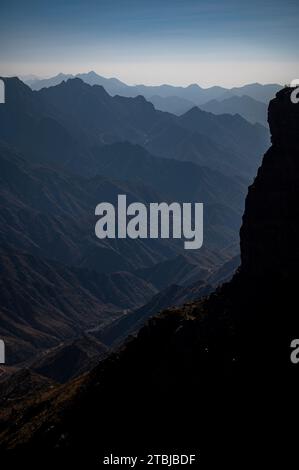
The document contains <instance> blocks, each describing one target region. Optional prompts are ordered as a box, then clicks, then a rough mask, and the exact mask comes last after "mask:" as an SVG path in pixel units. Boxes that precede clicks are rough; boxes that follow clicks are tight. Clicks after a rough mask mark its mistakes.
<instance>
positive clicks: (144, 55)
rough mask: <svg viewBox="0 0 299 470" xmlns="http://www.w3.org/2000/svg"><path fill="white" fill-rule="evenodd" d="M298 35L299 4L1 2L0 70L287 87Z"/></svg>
mask: <svg viewBox="0 0 299 470" xmlns="http://www.w3.org/2000/svg"><path fill="white" fill-rule="evenodd" d="M298 31H299V2H298V0H295V1H294V0H250V1H248V2H246V1H244V0H239V1H236V0H210V1H208V0H205V1H203V0H171V1H169V0H147V1H144V0H97V1H96V0H85V1H82V0H59V1H57V0H51V1H35V0H22V1H17V0H1V2H0V75H3V76H11V75H18V76H24V75H30V74H34V75H38V76H41V77H49V76H53V75H55V74H57V73H59V72H62V73H73V74H76V73H81V72H88V71H90V70H94V71H95V72H97V73H98V74H100V75H103V76H105V77H117V78H119V79H120V80H122V81H124V82H126V83H128V84H137V83H144V84H147V85H148V84H153V85H158V84H162V83H169V84H173V85H185V86H186V85H189V84H190V83H198V84H199V85H201V86H206V87H207V86H212V85H222V86H227V87H229V86H239V85H243V84H245V83H251V82H260V83H281V84H285V83H289V82H290V81H291V80H292V79H294V78H298V77H299V60H298V50H297V49H298V48H297V41H298Z"/></svg>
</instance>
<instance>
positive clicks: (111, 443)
mask: <svg viewBox="0 0 299 470" xmlns="http://www.w3.org/2000/svg"><path fill="white" fill-rule="evenodd" d="M289 95H290V90H289V89H286V90H283V91H281V92H280V93H278V95H277V97H276V99H275V100H274V101H272V102H271V104H270V108H269V121H270V126H271V131H272V147H271V148H270V150H269V151H268V152H267V154H266V155H265V157H264V161H263V164H262V166H261V168H260V170H259V172H258V175H257V178H256V179H255V181H254V183H253V185H252V186H251V188H250V189H249V194H248V197H247V201H246V210H245V214H244V223H243V227H242V230H241V248H242V265H241V269H240V270H239V271H238V272H237V273H236V275H235V276H234V278H233V279H232V281H231V282H230V283H227V284H224V285H223V286H222V287H221V288H220V289H219V290H218V291H216V292H215V293H214V294H212V295H210V296H209V297H207V298H206V299H204V300H201V301H198V302H192V303H190V304H187V305H185V306H184V307H183V308H178V309H169V310H167V311H165V312H164V313H163V314H161V315H159V316H157V317H156V318H154V319H152V320H151V321H150V322H149V324H148V325H147V326H145V327H144V328H142V330H141V331H140V333H139V335H138V337H137V338H135V339H133V340H132V341H130V342H128V344H127V345H126V346H125V347H124V348H123V349H122V350H121V351H119V352H118V353H117V354H114V355H112V356H110V357H109V358H108V359H107V360H105V361H103V362H102V363H100V364H99V366H98V367H97V368H95V369H94V370H93V371H92V372H91V373H90V374H88V375H87V376H83V377H81V378H79V379H77V380H76V381H75V382H72V383H70V384H67V385H65V386H64V387H62V388H59V389H57V390H56V389H54V390H52V391H51V392H50V393H47V394H44V396H42V397H41V398H39V399H38V400H36V399H35V398H34V397H29V398H28V400H27V402H25V403H23V405H22V404H21V405H20V404H18V409H17V410H13V411H11V413H12V414H11V415H10V416H13V420H14V423H15V425H14V426H12V425H11V424H9V418H7V416H9V415H7V413H6V415H5V416H4V418H3V423H2V427H3V428H5V427H6V430H5V431H4V432H3V433H2V434H1V435H0V438H1V440H0V442H1V446H2V447H3V448H18V449H20V448H23V449H24V448H25V449H26V450H28V449H29V450H30V451H32V452H34V451H36V449H44V450H48V451H49V450H51V451H52V449H60V450H62V451H65V452H66V453H67V454H68V456H69V457H70V456H74V455H75V453H76V451H79V453H81V456H82V454H83V455H84V456H87V455H88V456H89V457H90V458H95V459H96V458H97V457H99V456H100V455H102V454H105V453H107V452H108V453H109V452H110V450H111V449H115V450H116V452H124V451H125V452H130V451H131V452H134V453H135V454H136V453H139V454H140V453H141V452H144V451H145V452H146V451H147V452H149V450H150V449H151V451H152V452H153V453H161V451H165V450H166V449H169V450H170V452H171V453H173V452H174V451H175V452H179V451H180V450H181V451H183V452H186V449H188V450H189V451H191V452H192V451H194V450H195V449H197V451H198V449H200V451H201V454H202V462H203V461H205V463H206V462H207V461H208V463H209V464H211V463H212V462H213V460H214V458H216V459H220V461H221V464H222V465H223V462H224V461H226V457H227V454H229V456H230V458H229V460H228V462H229V463H231V461H232V460H233V459H234V458H236V457H237V456H240V452H242V459H243V460H244V456H245V458H246V461H247V460H248V459H250V458H251V457H252V458H253V459H254V461H255V464H256V462H257V461H258V462H259V463H260V464H261V463H265V468H268V467H269V459H270V458H271V452H272V453H273V448H274V446H275V444H276V438H277V434H276V433H281V429H277V428H276V424H277V423H276V420H277V416H279V415H280V414H281V411H282V408H281V403H284V404H285V403H287V402H289V403H290V405H292V404H296V402H294V401H292V400H293V399H294V398H295V399H297V397H294V395H292V390H296V386H297V385H298V380H297V376H298V373H297V371H296V370H295V369H294V365H293V364H291V363H290V360H289V355H290V340H291V339H293V338H295V337H299V322H298V314H297V310H298V308H297V304H298V302H297V290H296V286H298V274H297V266H298V261H299V256H298V249H297V240H298V221H299V217H298V208H297V207H296V203H297V201H298V200H299V173H298V168H299V166H298V158H296V157H297V156H298V143H297V135H299V132H298V131H299V121H298V110H299V108H298V110H297V108H295V107H294V105H292V103H291V102H290V100H289ZM292 335H293V336H292ZM298 367H299V366H298ZM36 401H38V403H36ZM296 406H297V405H296ZM49 410H50V411H49ZM0 417H1V415H0ZM128 430H129V432H128ZM286 431H287V429H286V428H283V432H284V433H286ZM278 435H280V434H278ZM265 436H267V438H268V439H269V437H271V438H272V441H271V449H270V454H269V452H268V451H269V448H268V447H267V446H266V442H265ZM279 439H280V438H279ZM279 439H278V441H279ZM279 445H280V443H279V442H278V444H277V447H276V449H278V448H279ZM120 449H122V450H120ZM260 451H262V454H260V453H259V452H260ZM123 455H124V454H123ZM132 455H133V454H132ZM274 457H275V459H276V458H277V452H276V451H275V455H274ZM257 459H258V460H257ZM243 460H242V461H243ZM218 463H219V462H218ZM203 468H206V467H203Z"/></svg>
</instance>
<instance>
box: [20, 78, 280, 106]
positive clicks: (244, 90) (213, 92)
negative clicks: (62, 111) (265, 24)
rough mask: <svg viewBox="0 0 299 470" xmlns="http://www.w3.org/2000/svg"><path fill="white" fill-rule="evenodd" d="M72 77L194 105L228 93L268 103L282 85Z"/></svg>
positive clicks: (50, 82)
mask: <svg viewBox="0 0 299 470" xmlns="http://www.w3.org/2000/svg"><path fill="white" fill-rule="evenodd" d="M75 76H76V77H78V78H81V79H82V80H84V81H85V82H86V83H88V84H90V85H101V86H103V87H104V88H105V89H106V91H107V92H108V93H109V94H110V95H112V96H114V95H121V96H127V97H135V96H138V95H143V96H144V97H145V98H147V99H148V100H149V101H151V97H155V96H159V97H161V98H171V97H175V98H181V99H185V100H188V101H191V102H192V103H193V105H194V104H195V105H201V104H203V103H206V102H208V101H210V100H213V99H222V100H223V99H225V98H226V97H228V96H242V95H247V96H250V97H251V98H254V99H256V100H258V101H262V102H264V103H268V102H269V100H270V99H271V98H273V97H274V96H275V93H276V92H277V91H278V90H280V89H281V88H282V87H281V85H278V84H269V85H261V84H259V83H252V84H248V85H244V86H241V87H233V88H230V89H228V88H224V87H219V86H212V87H209V88H202V87H200V86H199V85H197V84H192V85H189V86H186V87H180V86H171V85H160V86H146V85H133V86H130V85H126V84H125V83H123V82H121V81H120V80H118V79H117V78H105V77H102V76H100V75H98V74H97V73H95V72H93V71H91V72H88V73H81V74H80V73H79V74H77V75H75ZM75 76H74V75H68V74H61V73H60V74H58V75H56V76H55V77H51V78H48V79H42V80H36V81H32V80H30V81H28V82H27V83H28V84H29V85H30V86H31V88H32V89H33V90H40V89H41V88H43V87H51V86H54V85H58V84H59V83H61V82H62V81H63V80H68V79H69V78H74V77H75ZM165 103H166V102H165ZM170 103H171V102H170ZM165 110H166V109H165ZM167 111H169V112H171V110H170V109H167Z"/></svg>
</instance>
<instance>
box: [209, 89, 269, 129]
mask: <svg viewBox="0 0 299 470" xmlns="http://www.w3.org/2000/svg"><path fill="white" fill-rule="evenodd" d="M201 108H202V109H203V110H205V111H209V112H211V113H214V114H225V113H227V114H240V116H243V118H245V119H247V121H249V122H251V123H253V124H255V123H256V122H258V123H259V124H262V125H263V126H265V127H266V126H267V105H266V104H265V103H262V102H261V101H257V100H255V99H254V98H250V97H249V96H245V95H244V96H232V97H231V98H226V99H224V100H222V101H220V100H219V101H218V100H212V101H208V103H205V104H204V105H202V106H201Z"/></svg>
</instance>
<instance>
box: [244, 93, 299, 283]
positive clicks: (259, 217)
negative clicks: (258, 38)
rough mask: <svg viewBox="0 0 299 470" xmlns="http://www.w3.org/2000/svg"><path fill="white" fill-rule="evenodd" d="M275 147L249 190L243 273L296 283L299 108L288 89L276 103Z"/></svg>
mask: <svg viewBox="0 0 299 470" xmlns="http://www.w3.org/2000/svg"><path fill="white" fill-rule="evenodd" d="M269 125H270V130H271V135H272V146H271V147H270V149H269V150H268V151H267V153H266V154H265V156H264V159H263V164H262V166H261V167H260V169H259V171H258V174H257V177H256V179H255V181H254V183H253V185H252V186H251V187H250V188H249V192H248V196H247V199H246V209H245V213H244V217H243V225H242V229H241V259H242V272H243V273H246V274H247V275H249V276H250V277H253V278H255V279H263V278H264V277H269V276H271V277H274V276H275V277H278V278H284V279H287V278H289V279H291V278H293V276H295V275H296V274H297V271H298V265H299V245H298V240H299V223H298V220H299V206H298V193H299V189H298V183H299V132H298V128H299V107H298V106H297V105H296V104H293V103H291V100H290V90H289V89H287V88H285V89H283V90H281V91H280V92H279V93H278V94H277V98H276V99H274V100H272V101H271V102H270V106H269Z"/></svg>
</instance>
